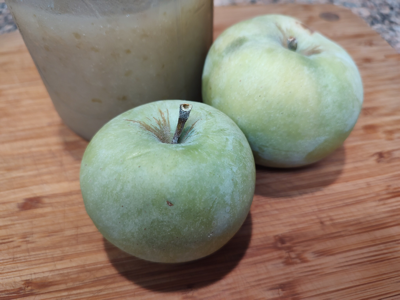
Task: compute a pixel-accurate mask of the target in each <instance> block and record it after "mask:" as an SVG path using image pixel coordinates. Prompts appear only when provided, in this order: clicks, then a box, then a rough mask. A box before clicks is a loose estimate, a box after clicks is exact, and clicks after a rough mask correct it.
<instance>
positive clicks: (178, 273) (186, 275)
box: [0, 5, 400, 300]
mask: <svg viewBox="0 0 400 300" xmlns="http://www.w3.org/2000/svg"><path fill="white" fill-rule="evenodd" d="M265 13H284V14H288V15H292V16H295V17H297V18H299V19H301V20H302V21H303V22H304V23H305V24H307V25H308V26H310V27H312V28H314V29H316V30H318V31H320V32H321V33H323V34H325V35H326V36H328V37H329V38H331V39H333V40H334V41H336V42H338V43H340V44H341V45H342V46H343V47H345V48H346V49H347V50H348V52H349V53H350V54H351V55H352V56H353V58H354V59H355V61H356V63H357V65H358V66H359V69H360V71H361V74H362V77H363V81H364V88H365V104H364V108H363V111H362V114H361V116H360V119H359V121H358V123H357V125H356V127H355V129H354V131H353V133H352V134H351V136H350V137H349V138H348V139H347V141H346V142H345V144H344V145H343V146H342V147H341V148H340V149H338V150H337V151H336V152H335V153H333V154H332V155H331V156H329V157H328V158H326V159H325V160H323V161H321V162H319V163H317V164H315V165H313V166H310V167H307V168H301V169H295V170H284V171H282V170H275V169H268V168H261V167H260V168H258V170H257V187H256V193H255V196H254V202H253V205H252V208H251V213H250V215H249V217H248V218H247V220H246V222H245V224H244V225H243V227H242V228H241V229H240V231H239V232H238V234H237V235H236V236H235V237H234V238H233V239H232V240H231V241H230V242H229V244H228V245H227V246H225V247H224V248H223V249H222V250H220V251H218V252H217V253H215V254H214V255H212V256H210V257H208V258H205V259H202V260H199V261H196V262H192V263H187V264H181V265H160V264H153V263H148V262H144V261H141V260H138V259H136V258H134V257H132V256H129V255H127V254H125V253H123V252H121V251H120V250H118V249H117V248H115V247H114V246H112V245H111V244H109V243H108V242H107V241H105V240H104V239H103V238H102V236H101V234H100V233H99V232H98V231H97V230H96V228H95V227H94V225H93V224H92V222H91V220H90V219H89V217H88V216H87V215H86V212H85V209H84V206H83V202H82V198H81V195H80V190H79V181H78V179H79V176H78V173H79V164H80V160H81V158H82V154H83V152H84V149H85V147H86V145H87V142H86V141H84V140H82V139H81V138H80V137H78V136H77V135H75V134H74V133H73V132H71V131H70V130H69V129H68V128H66V127H65V126H64V125H63V124H62V122H61V120H60V118H59V117H58V115H57V114H56V112H55V110H54V108H53V106H52V104H51V101H50V99H49V97H48V95H47V93H46V90H45V88H44V86H43V84H42V82H41V80H40V77H39V75H38V73H37V71H36V69H35V66H34V64H33V62H32V60H31V58H30V56H29V54H28V52H27V50H26V48H25V46H24V44H23V42H22V40H21V38H20V36H19V34H18V33H12V34H6V35H3V36H1V37H0V299H16V298H20V297H21V298H22V297H25V298H27V299H133V298H138V299H160V298H162V299H351V300H354V299H400V218H399V216H400V101H399V95H400V55H399V54H397V53H396V52H395V51H394V50H393V49H392V48H391V47H390V46H389V45H388V44H387V43H386V42H385V41H384V40H383V39H382V38H381V37H379V35H378V34H377V33H375V32H374V31H373V30H372V29H370V28H369V27H368V26H367V24H365V23H364V22H363V21H362V20H361V19H359V18H358V17H356V16H355V15H353V14H352V13H351V12H350V11H348V10H345V9H343V8H339V7H336V6H331V5H315V6H306V5H269V6H251V7H250V6H249V7H220V8H216V10H215V34H216V36H217V35H218V34H219V33H220V32H221V31H222V30H223V29H224V28H226V27H227V26H229V25H231V24H233V23H236V22H237V21H240V20H242V19H246V18H250V17H252V16H255V15H259V14H265ZM322 13H325V14H323V15H321V14H322ZM326 13H331V14H335V15H337V16H338V18H336V17H332V16H331V17H329V18H327V17H326V16H327V14H326ZM328 15H329V14H328ZM321 16H322V17H325V19H324V18H322V17H321Z"/></svg>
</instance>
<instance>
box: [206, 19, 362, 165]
mask: <svg viewBox="0 0 400 300" xmlns="http://www.w3.org/2000/svg"><path fill="white" fill-rule="evenodd" d="M203 101H204V102H205V103H207V104H210V105H212V106H214V107H215V108H217V109H219V110H221V111H222V112H224V113H226V114H227V115H228V116H229V117H231V118H232V119H233V120H234V121H235V122H236V124H238V126H239V128H240V129H242V131H243V132H244V134H245V135H246V137H247V139H248V141H249V143H250V146H251V148H252V150H253V153H254V156H255V161H256V163H257V164H260V165H264V166H271V167H284V168H286V167H299V166H304V165H308V164H311V163H314V162H316V161H318V160H320V159H322V158H324V157H325V156H327V155H328V154H330V153H331V152H333V151H334V150H335V149H336V148H338V147H339V146H340V145H341V144H342V143H343V142H344V140H345V139H346V138H347V137H348V135H349V134H350V132H351V130H352V129H353V127H354V125H355V123H356V121H357V119H358V116H359V113H360V111H361V106H362V103H363V86H362V81H361V77H360V74H359V72H358V69H357V67H356V65H355V63H354V62H353V60H352V59H351V57H350V56H349V55H348V54H347V53H346V51H345V50H344V49H343V48H341V47H340V46H339V45H337V44H335V43H334V42H332V41H330V40H329V39H327V38H326V37H324V36H323V35H321V34H319V33H317V32H315V31H313V30H311V29H310V28H308V27H306V26H305V25H304V24H302V23H301V22H300V21H298V20H296V19H293V18H291V17H287V16H282V15H265V16H260V17H256V18H253V19H251V20H247V21H244V22H241V23H238V24H236V25H233V26H232V27H230V28H228V29H227V30H226V31H225V32H223V33H222V34H221V36H219V37H218V39H217V40H216V41H215V42H214V44H213V45H212V47H211V49H210V51H209V53H208V56H207V60H206V63H205V67H204V71H203Z"/></svg>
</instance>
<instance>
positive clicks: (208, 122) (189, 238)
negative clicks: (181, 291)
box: [80, 100, 255, 263]
mask: <svg viewBox="0 0 400 300" xmlns="http://www.w3.org/2000/svg"><path fill="white" fill-rule="evenodd" d="M183 103H184V104H183ZM180 107H181V110H180ZM191 108H192V109H191ZM190 109H191V112H190ZM188 114H190V117H189V118H188ZM187 118H188V119H187ZM186 119H187V122H186V125H185V120H186ZM178 120H179V121H178ZM177 123H178V124H177ZM175 128H176V130H175ZM174 133H175V134H174ZM179 136H180V137H179ZM172 141H173V142H174V143H171V142H172ZM80 184H81V190H82V196H83V200H84V203H85V207H86V210H87V213H88V214H89V216H90V217H91V219H92V220H93V222H94V224H95V225H96V227H97V228H98V230H99V231H100V232H101V233H102V234H103V235H104V237H105V238H106V239H107V240H109V241H110V242H111V243H113V244H114V245H115V246H117V247H118V248H120V249H122V250H123V251H126V252H128V253H130V254H132V255H134V256H137V257H139V258H142V259H145V260H149V261H153V262H162V263H178V262H186V261H191V260H195V259H199V258H201V257H204V256H207V255H209V254H211V253H213V252H214V251H216V250H218V249H219V248H221V247H222V246H223V245H224V244H225V243H227V242H228V240H229V239H231V238H232V237H233V235H234V234H235V233H236V232H237V231H238V230H239V228H240V226H241V225H242V224H243V222H244V220H245V218H246V216H247V214H248V212H249V209H250V205H251V202H252V199H253V194H254V188H255V163H254V158H253V155H252V151H251V148H250V145H249V143H248V142H247V140H246V137H245V136H244V134H243V133H242V131H241V130H240V129H239V128H238V126H237V125H236V124H235V123H234V122H233V121H232V120H231V119H230V118H229V117H227V116H226V115H225V114H224V113H222V112H220V111H218V110H217V109H215V108H213V107H211V106H208V105H206V104H203V103H197V102H190V101H185V102H183V101H178V100H165V101H157V102H153V103H149V104H145V105H142V106H139V107H136V108H134V109H132V110H129V111H127V112H125V113H123V114H121V115H119V116H117V117H116V118H114V119H113V120H111V121H110V122H108V123H107V124H106V125H105V126H104V127H103V128H102V129H101V130H100V131H99V132H98V133H97V134H96V135H95V136H94V137H93V139H92V141H91V142H90V144H89V145H88V147H87V149H86V151H85V154H84V156H83V160H82V164H81V171H80Z"/></svg>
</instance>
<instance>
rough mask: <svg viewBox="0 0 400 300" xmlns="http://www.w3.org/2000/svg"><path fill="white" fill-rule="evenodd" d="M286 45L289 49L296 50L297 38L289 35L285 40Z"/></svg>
mask: <svg viewBox="0 0 400 300" xmlns="http://www.w3.org/2000/svg"><path fill="white" fill-rule="evenodd" d="M287 47H288V49H289V50H292V51H296V50H297V39H296V38H295V37H292V36H291V37H289V38H288V40H287Z"/></svg>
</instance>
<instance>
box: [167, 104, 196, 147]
mask: <svg viewBox="0 0 400 300" xmlns="http://www.w3.org/2000/svg"><path fill="white" fill-rule="evenodd" d="M191 111H192V105H190V104H186V103H185V104H181V105H180V106H179V119H178V125H177V126H176V131H175V134H174V138H173V139H172V142H171V144H178V140H179V137H180V136H181V134H182V131H183V128H184V127H185V124H186V121H187V120H188V119H189V115H190V112H191Z"/></svg>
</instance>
